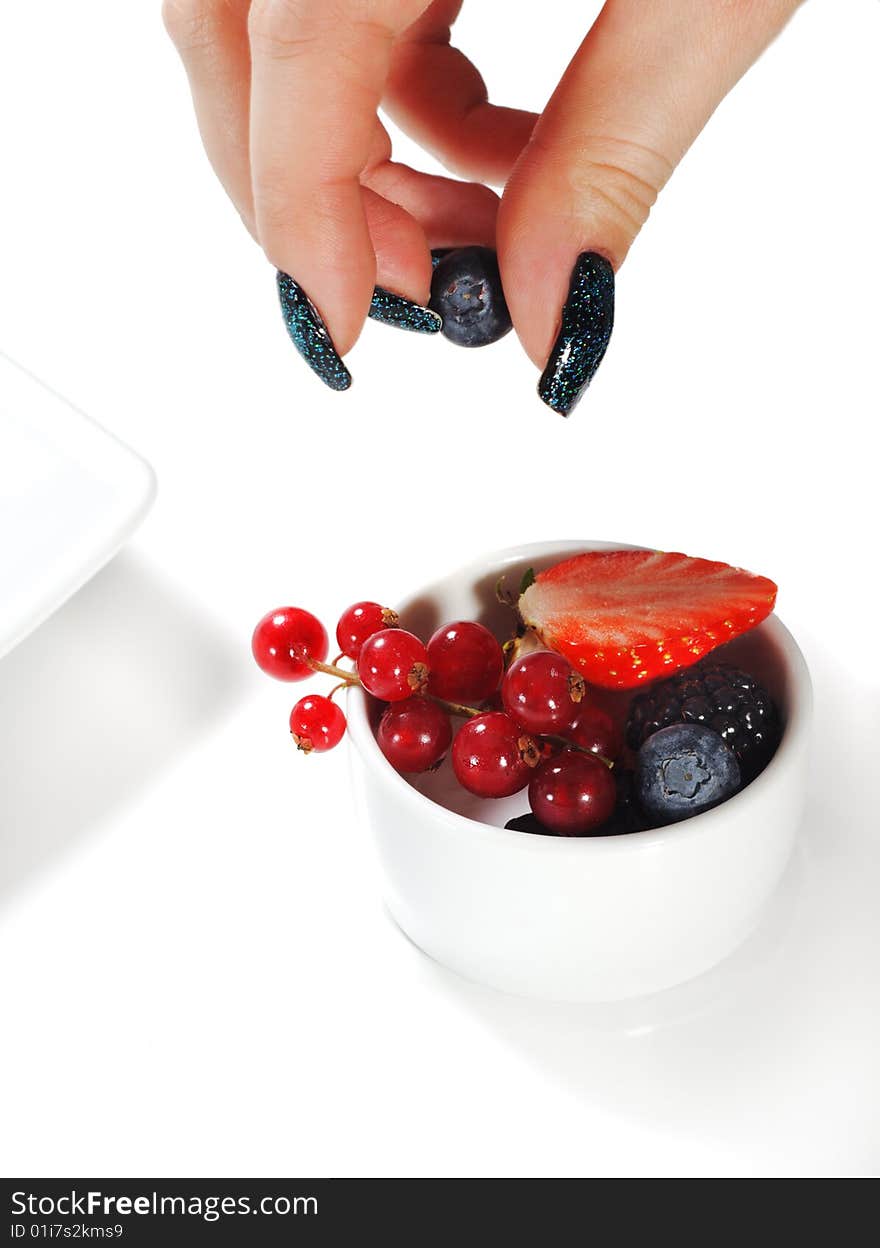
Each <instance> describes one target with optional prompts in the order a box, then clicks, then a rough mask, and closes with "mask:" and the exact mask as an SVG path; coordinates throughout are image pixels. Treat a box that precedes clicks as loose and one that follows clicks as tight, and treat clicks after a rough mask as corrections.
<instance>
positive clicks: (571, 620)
mask: <svg viewBox="0 0 880 1248" xmlns="http://www.w3.org/2000/svg"><path fill="white" fill-rule="evenodd" d="M775 602H776V586H775V585H774V584H773V582H772V581H768V580H767V578H766V577H763V576H755V575H754V574H753V573H751V572H744V571H743V570H742V569H741V568H732V567H731V566H730V565H729V564H727V563H714V562H712V561H710V560H708V559H692V558H691V557H690V556H688V555H678V554H664V553H663V552H662V551H656V550H607V551H606V550H597V551H589V552H587V553H586V554H583V555H575V556H574V558H573V559H566V560H565V561H564V562H563V563H557V564H556V566H555V567H553V568H548V569H547V570H546V571H545V572H539V573H538V576H537V578H536V579H535V581H534V583H533V584H532V585H530V586H529V587H528V589H526V591H525V593H523V594H522V596H521V597H520V600H519V609H520V614H521V615H522V618H523V622H524V623H525V624H526V625H528V626H529V627H530V628H533V629H534V630H535V631H536V632H537V634H538V635H539V637H540V639H541V641H542V642H543V643H544V645H545V646H548V647H549V648H550V649H551V650H556V651H558V652H559V653H560V654H564V655H565V656H566V658H568V660H569V661H570V662H571V663H572V664H574V665H575V666H576V667H578V668H579V669H580V670H581V671H582V672H583V674H584V676H585V678H586V680H587V682H588V683H590V684H594V685H600V686H602V687H603V688H606V689H631V688H633V687H634V686H636V685H641V684H645V683H647V682H648V681H649V680H654V679H655V677H657V676H668V675H669V674H670V673H671V672H674V671H676V670H677V669H678V668H681V667H688V666H689V665H690V664H691V663H696V661H697V660H698V659H700V658H702V656H703V655H704V654H708V653H709V651H710V650H714V649H715V647H716V646H720V645H721V644H722V643H723V642H725V641H730V640H731V639H732V638H734V637H739V635H740V634H741V633H745V632H747V631H748V630H749V629H750V628H754V627H755V625H756V624H760V622H761V620H763V619H764V617H765V616H767V615H769V614H770V612H771V611H772V610H773V606H774V603H775Z"/></svg>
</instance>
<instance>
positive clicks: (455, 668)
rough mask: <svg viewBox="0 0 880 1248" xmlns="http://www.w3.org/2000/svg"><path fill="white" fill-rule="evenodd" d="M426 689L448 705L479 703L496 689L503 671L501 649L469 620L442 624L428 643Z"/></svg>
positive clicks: (479, 625)
mask: <svg viewBox="0 0 880 1248" xmlns="http://www.w3.org/2000/svg"><path fill="white" fill-rule="evenodd" d="M428 667H429V668H430V669H431V681H430V684H429V686H428V687H429V688H430V690H431V692H432V693H433V694H436V696H437V697H438V698H445V699H446V700H447V701H450V702H482V701H483V700H484V699H485V698H488V697H491V696H492V694H493V693H494V692H495V690H496V689H497V688H498V682H499V680H500V679H501V673H502V672H503V671H504V655H503V654H502V652H501V646H500V645H499V644H498V641H497V639H496V638H495V637H493V636H492V634H491V633H490V632H489V630H488V628H484V627H483V625H482V624H477V623H476V622H475V621H473V620H457V621H456V622H455V623H454V624H445V625H444V626H443V628H438V629H437V632H436V633H435V634H434V636H433V637H432V638H431V640H430V641H429V642H428Z"/></svg>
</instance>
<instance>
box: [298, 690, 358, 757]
mask: <svg viewBox="0 0 880 1248" xmlns="http://www.w3.org/2000/svg"><path fill="white" fill-rule="evenodd" d="M290 731H291V735H292V736H293V739H294V741H295V743H296V748H297V749H298V750H302V751H303V752H304V753H305V754H311V752H312V750H314V751H315V752H316V753H318V754H320V753H323V751H324V750H332V749H333V747H334V745H338V744H339V742H340V741H341V740H342V737H343V735H344V733H345V716H344V715H343V713H342V711H341V710H340V708H339V707H338V706H337V705H336V703H335V702H333V701H332V700H331V699H330V698H325V697H322V696H321V694H313V693H310V694H307V695H306V697H304V698H300V700H299V701H298V702H297V704H296V706H295V707H294V708H293V710H292V711H291V712H290Z"/></svg>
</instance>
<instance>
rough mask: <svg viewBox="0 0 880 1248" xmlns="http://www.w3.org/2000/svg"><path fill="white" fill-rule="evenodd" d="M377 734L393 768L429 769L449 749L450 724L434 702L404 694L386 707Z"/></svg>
mask: <svg viewBox="0 0 880 1248" xmlns="http://www.w3.org/2000/svg"><path fill="white" fill-rule="evenodd" d="M376 738H377V740H378V742H379V749H380V750H381V751H382V753H383V754H384V755H385V757H386V758H387V759H388V761H389V763H390V764H391V766H392V767H393V768H394V769H395V771H402V772H418V771H430V770H431V768H432V767H436V766H437V764H438V763H439V762H440V760H441V759H442V758H443V756H444V754H445V753H446V751H447V750H448V749H449V743H450V741H451V740H452V725H451V724H450V722H449V716H448V715H447V713H446V712H445V711H444V710H443V708H442V707H440V706H438V705H437V703H436V702H431V701H430V699H428V698H407V699H406V701H404V702H392V703H391V705H390V706H388V707H386V708H385V712H384V714H383V715H382V718H381V719H380V720H379V728H378V731H377V733H376Z"/></svg>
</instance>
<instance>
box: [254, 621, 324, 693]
mask: <svg viewBox="0 0 880 1248" xmlns="http://www.w3.org/2000/svg"><path fill="white" fill-rule="evenodd" d="M327 646H328V641H327V631H326V629H325V628H324V625H323V624H322V623H321V621H320V620H319V619H317V618H316V617H315V616H314V615H312V613H311V612H310V611H303V610H302V609H301V608H300V607H276V609H275V610H274V611H270V612H269V614H268V615H264V616H263V618H262V619H261V620H260V622H259V624H258V625H257V627H256V628H255V629H254V635H253V638H252V639H251V649H252V650H253V653H254V658H255V659H256V660H257V663H258V664H259V666H260V667H261V668H262V669H263V671H264V672H266V673H267V674H268V675H269V676H274V677H275V678H276V679H277V680H305V678H306V677H307V676H311V675H312V669H311V668H310V667H309V665H308V663H306V662H305V661H304V660H305V659H306V658H311V659H317V661H318V662H319V663H323V662H324V660H325V659H326V658H327Z"/></svg>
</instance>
